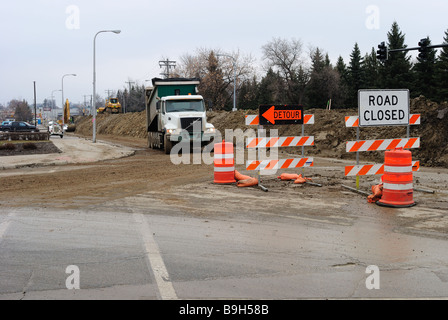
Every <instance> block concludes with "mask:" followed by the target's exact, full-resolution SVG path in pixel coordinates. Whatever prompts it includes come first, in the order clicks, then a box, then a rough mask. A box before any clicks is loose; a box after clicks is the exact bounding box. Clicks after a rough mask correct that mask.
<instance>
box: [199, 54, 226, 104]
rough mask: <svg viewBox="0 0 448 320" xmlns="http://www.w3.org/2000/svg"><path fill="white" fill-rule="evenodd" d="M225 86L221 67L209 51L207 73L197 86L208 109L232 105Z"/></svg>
mask: <svg viewBox="0 0 448 320" xmlns="http://www.w3.org/2000/svg"><path fill="white" fill-rule="evenodd" d="M226 87H227V84H226V83H225V82H224V80H223V73H222V70H221V68H219V65H218V60H217V59H216V55H215V53H214V52H213V51H211V52H210V54H209V56H208V61H207V73H206V75H205V76H204V77H203V79H202V81H201V83H200V84H199V86H198V90H199V92H201V94H202V96H203V97H204V100H205V101H206V104H208V105H207V108H208V109H213V110H223V109H226V110H231V108H232V105H231V103H230V99H229V96H228V94H227V92H226Z"/></svg>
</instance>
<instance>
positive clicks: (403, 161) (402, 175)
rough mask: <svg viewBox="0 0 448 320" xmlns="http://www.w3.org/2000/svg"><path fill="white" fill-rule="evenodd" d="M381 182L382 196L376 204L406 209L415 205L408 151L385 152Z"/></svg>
mask: <svg viewBox="0 0 448 320" xmlns="http://www.w3.org/2000/svg"><path fill="white" fill-rule="evenodd" d="M382 180H383V195H382V197H381V200H379V201H377V202H376V204H378V205H380V206H385V207H393V208H406V207H411V206H413V205H415V202H414V199H413V195H414V186H413V176H412V154H411V152H410V151H408V150H403V148H398V149H395V150H392V151H386V154H385V158H384V175H383V179H382Z"/></svg>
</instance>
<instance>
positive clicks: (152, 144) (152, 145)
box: [148, 132, 156, 149]
mask: <svg viewBox="0 0 448 320" xmlns="http://www.w3.org/2000/svg"><path fill="white" fill-rule="evenodd" d="M148 147H149V148H150V149H155V148H156V146H155V141H154V134H153V133H152V132H148Z"/></svg>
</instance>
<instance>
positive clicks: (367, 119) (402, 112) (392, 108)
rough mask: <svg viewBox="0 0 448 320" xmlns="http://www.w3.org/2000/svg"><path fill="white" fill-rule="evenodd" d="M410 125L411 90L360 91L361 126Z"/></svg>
mask: <svg viewBox="0 0 448 320" xmlns="http://www.w3.org/2000/svg"><path fill="white" fill-rule="evenodd" d="M408 124H409V90H360V91H359V126H360V127H362V126H392V125H408Z"/></svg>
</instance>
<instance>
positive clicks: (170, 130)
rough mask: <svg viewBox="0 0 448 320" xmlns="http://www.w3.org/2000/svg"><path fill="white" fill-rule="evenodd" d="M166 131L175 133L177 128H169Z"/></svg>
mask: <svg viewBox="0 0 448 320" xmlns="http://www.w3.org/2000/svg"><path fill="white" fill-rule="evenodd" d="M166 132H167V133H168V134H173V133H175V132H176V129H167V130H166Z"/></svg>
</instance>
